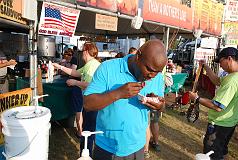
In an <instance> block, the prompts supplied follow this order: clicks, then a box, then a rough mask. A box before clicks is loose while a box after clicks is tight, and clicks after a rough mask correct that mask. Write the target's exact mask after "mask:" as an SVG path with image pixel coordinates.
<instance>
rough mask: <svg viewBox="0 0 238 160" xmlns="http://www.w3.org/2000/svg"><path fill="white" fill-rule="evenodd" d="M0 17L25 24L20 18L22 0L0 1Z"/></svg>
mask: <svg viewBox="0 0 238 160" xmlns="http://www.w3.org/2000/svg"><path fill="white" fill-rule="evenodd" d="M0 17H1V18H5V19H8V20H11V21H15V22H18V23H22V24H27V22H26V20H25V19H23V18H22V0H0Z"/></svg>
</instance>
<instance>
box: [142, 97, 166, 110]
mask: <svg viewBox="0 0 238 160" xmlns="http://www.w3.org/2000/svg"><path fill="white" fill-rule="evenodd" d="M142 103H143V104H144V105H146V106H147V107H149V108H150V109H152V110H160V109H162V108H163V106H164V104H165V99H164V98H163V97H159V96H157V95H155V94H154V93H150V94H147V95H146V101H142Z"/></svg>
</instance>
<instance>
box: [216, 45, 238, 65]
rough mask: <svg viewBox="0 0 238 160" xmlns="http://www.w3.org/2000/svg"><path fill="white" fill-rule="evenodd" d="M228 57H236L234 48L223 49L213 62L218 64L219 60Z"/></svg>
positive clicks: (237, 55)
mask: <svg viewBox="0 0 238 160" xmlns="http://www.w3.org/2000/svg"><path fill="white" fill-rule="evenodd" d="M229 56H234V57H238V50H237V49H236V48H234V47H227V48H224V49H222V50H221V51H220V53H219V54H218V55H217V57H216V58H215V59H214V62H216V63H219V61H220V59H221V58H223V57H225V58H227V57H229Z"/></svg>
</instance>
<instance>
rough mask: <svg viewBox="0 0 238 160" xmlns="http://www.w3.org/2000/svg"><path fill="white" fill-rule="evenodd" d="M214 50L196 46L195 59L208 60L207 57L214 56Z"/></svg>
mask: <svg viewBox="0 0 238 160" xmlns="http://www.w3.org/2000/svg"><path fill="white" fill-rule="evenodd" d="M214 55H215V50H214V49H205V48H197V50H196V54H195V55H194V59H195V60H201V59H206V60H209V57H214Z"/></svg>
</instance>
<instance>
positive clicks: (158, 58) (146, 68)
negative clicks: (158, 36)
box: [131, 40, 167, 81]
mask: <svg viewBox="0 0 238 160" xmlns="http://www.w3.org/2000/svg"><path fill="white" fill-rule="evenodd" d="M134 60H135V63H136V64H137V67H136V68H135V67H134V69H131V71H132V73H134V76H135V77H136V78H137V80H139V81H143V80H148V79H151V78H154V77H155V76H156V75H157V74H158V73H159V72H162V70H163V68H164V66H165V65H166V63H167V56H166V51H165V46H164V44H163V43H162V42H161V41H160V40H149V41H147V42H146V43H145V44H144V45H142V46H141V47H140V48H139V49H138V51H137V55H136V58H135V59H134Z"/></svg>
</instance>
